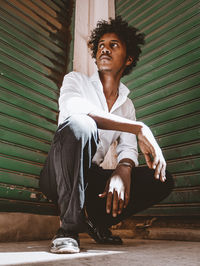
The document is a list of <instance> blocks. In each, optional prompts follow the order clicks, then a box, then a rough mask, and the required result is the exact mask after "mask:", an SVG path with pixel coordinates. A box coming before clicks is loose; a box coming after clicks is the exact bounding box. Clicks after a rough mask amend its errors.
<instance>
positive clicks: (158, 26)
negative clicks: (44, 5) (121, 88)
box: [115, 0, 200, 215]
mask: <svg viewBox="0 0 200 266" xmlns="http://www.w3.org/2000/svg"><path fill="white" fill-rule="evenodd" d="M115 2H116V14H117V15H121V16H122V17H123V18H125V19H126V20H127V21H128V22H129V23H130V24H131V25H133V26H135V27H137V28H139V29H140V30H141V31H142V32H144V33H145V35H146V44H145V46H144V47H143V50H142V51H143V52H142V55H141V58H140V61H139V63H138V65H137V67H136V68H135V69H134V71H133V72H132V73H131V74H130V75H129V76H126V77H124V78H123V82H124V83H125V84H126V85H127V86H128V87H129V89H130V95H129V97H130V98H131V99H132V100H133V103H134V105H135V108H136V116H137V119H138V120H139V121H143V122H144V123H146V124H147V125H149V126H150V128H151V129H152V131H153V133H154V135H155V136H156V139H157V141H158V143H159V145H160V146H161V147H162V150H163V154H164V156H165V158H166V160H167V168H168V170H169V171H170V172H171V173H172V174H173V175H174V179H175V189H174V191H173V193H172V194H171V195H170V196H169V197H168V198H167V199H165V200H164V201H163V202H162V203H160V204H158V205H157V206H155V207H153V208H150V209H149V210H147V211H145V212H142V213H140V214H139V215H199V214H200V202H199V199H200V178H199V177H200V164H199V162H200V126H199V125H200V79H199V75H200V53H199V48H200V35H199V25H200V17H199V4H200V1H199V0H194V1H186V0H173V1H154V2H152V1H143V0H139V1H131V0H127V1H122V0H116V1H115ZM139 161H140V163H141V165H143V164H145V160H144V157H143V155H141V154H140V156H139Z"/></svg>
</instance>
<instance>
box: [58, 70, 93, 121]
mask: <svg viewBox="0 0 200 266" xmlns="http://www.w3.org/2000/svg"><path fill="white" fill-rule="evenodd" d="M83 86H84V81H83V77H82V76H81V74H80V73H78V72H70V73H69V74H67V75H65V77H64V79H63V83H62V86H61V89H60V97H59V101H58V102H59V111H60V114H59V122H58V123H59V124H61V123H62V122H64V120H65V119H66V118H67V117H69V116H71V115H73V114H89V113H90V112H91V111H92V110H95V109H96V107H95V105H93V104H92V103H91V102H89V101H87V99H86V97H85V95H84V91H83Z"/></svg>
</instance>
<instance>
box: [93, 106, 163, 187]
mask: <svg viewBox="0 0 200 266" xmlns="http://www.w3.org/2000/svg"><path fill="white" fill-rule="evenodd" d="M88 115H89V116H90V117H91V118H93V119H94V120H95V121H96V123H97V127H98V128H100V129H105V130H117V131H123V132H128V133H132V134H135V135H136V136H137V137H138V144H139V146H140V149H141V151H142V153H143V154H144V157H145V160H146V163H147V165H148V167H149V168H152V169H155V178H156V179H160V180H161V181H163V182H164V181H165V179H166V178H165V171H166V162H165V159H164V157H163V154H162V151H161V149H160V147H159V145H158V143H157V141H156V140H155V138H154V136H153V134H152V132H151V130H150V128H149V127H148V126H146V125H145V124H144V123H142V122H138V121H133V120H129V119H126V118H123V117H120V116H117V115H114V114H110V113H106V112H103V111H102V112H99V111H98V112H90V113H89V114H88ZM151 156H152V157H153V160H152V159H151Z"/></svg>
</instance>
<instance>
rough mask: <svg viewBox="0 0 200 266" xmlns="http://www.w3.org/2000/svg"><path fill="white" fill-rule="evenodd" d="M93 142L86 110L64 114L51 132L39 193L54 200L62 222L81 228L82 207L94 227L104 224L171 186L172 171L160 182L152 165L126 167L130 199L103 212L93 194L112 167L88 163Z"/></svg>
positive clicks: (92, 125) (68, 227)
mask: <svg viewBox="0 0 200 266" xmlns="http://www.w3.org/2000/svg"><path fill="white" fill-rule="evenodd" d="M97 143H98V131H97V126H96V123H95V121H94V120H93V119H92V118H90V117H89V116H87V115H73V116H70V117H69V118H68V119H67V120H66V121H65V122H64V123H63V124H62V125H60V126H59V128H58V130H57V131H56V133H55V136H54V140H53V142H52V145H51V149H50V151H49V154H48V157H47V160H46V162H45V165H44V168H43V169H42V171H41V175H40V188H41V190H42V192H43V193H44V194H45V195H46V196H47V197H48V198H49V199H51V200H53V201H54V202H55V203H57V204H58V207H59V211H60V219H61V221H62V227H63V228H64V229H65V230H67V231H70V232H82V231H84V228H85V226H84V221H85V212H84V206H85V208H86V210H87V213H88V216H89V218H90V219H91V221H92V222H93V223H94V224H95V225H96V226H101V227H109V226H111V225H114V224H117V223H118V222H120V221H122V220H124V219H125V218H127V217H130V216H131V215H133V214H135V213H137V212H139V211H142V210H144V209H146V208H148V207H150V206H152V205H153V204H155V203H157V202H159V201H161V200H162V199H164V198H165V197H167V196H168V195H169V193H170V192H171V190H172V188H173V179H172V176H171V175H170V174H169V173H168V172H167V176H166V177H167V180H166V181H165V182H164V183H162V182H161V181H160V180H156V179H155V178H154V170H151V169H149V168H147V167H136V168H134V169H133V170H132V181H131V189H130V201H129V204H128V206H127V207H126V209H124V210H123V211H122V213H121V214H120V215H118V216H117V217H116V218H114V217H112V215H111V214H107V213H106V199H101V198H99V196H98V195H99V194H100V193H102V192H103V191H104V189H105V186H106V182H107V180H108V179H109V178H110V176H111V175H112V172H113V170H106V169H103V168H101V167H99V166H97V165H95V164H92V163H91V160H92V157H93V156H94V154H95V152H96V148H97Z"/></svg>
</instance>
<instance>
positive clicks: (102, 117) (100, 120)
mask: <svg viewBox="0 0 200 266" xmlns="http://www.w3.org/2000/svg"><path fill="white" fill-rule="evenodd" d="M88 115H89V116H90V117H91V118H93V119H94V120H95V121H96V123H97V127H98V128H100V129H105V130H117V131H123V132H128V133H132V134H135V135H138V134H139V132H140V131H141V129H142V127H144V124H143V123H142V122H137V121H133V120H129V119H126V118H123V117H121V116H117V115H114V114H110V113H105V112H98V113H95V112H91V113H89V114H88Z"/></svg>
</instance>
